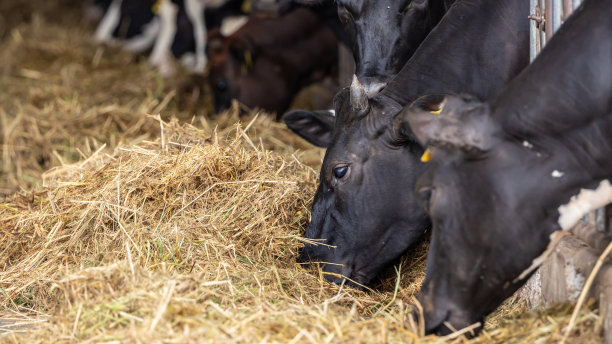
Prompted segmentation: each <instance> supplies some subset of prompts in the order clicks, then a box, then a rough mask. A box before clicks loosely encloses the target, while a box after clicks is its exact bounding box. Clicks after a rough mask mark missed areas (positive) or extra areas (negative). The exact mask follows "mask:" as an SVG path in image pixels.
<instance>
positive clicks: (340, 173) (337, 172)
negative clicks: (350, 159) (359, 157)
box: [333, 165, 349, 179]
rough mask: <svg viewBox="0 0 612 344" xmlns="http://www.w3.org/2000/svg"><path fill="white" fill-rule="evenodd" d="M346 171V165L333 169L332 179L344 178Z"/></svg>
mask: <svg viewBox="0 0 612 344" xmlns="http://www.w3.org/2000/svg"><path fill="white" fill-rule="evenodd" d="M348 170H349V167H348V166H347V165H343V166H338V167H335V168H334V170H333V173H334V178H336V179H342V178H344V176H346V173H347V172H348Z"/></svg>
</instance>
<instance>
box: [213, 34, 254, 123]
mask: <svg viewBox="0 0 612 344" xmlns="http://www.w3.org/2000/svg"><path fill="white" fill-rule="evenodd" d="M206 49H207V55H208V58H209V63H210V73H209V78H208V80H209V84H210V87H211V89H212V92H213V98H214V104H215V110H216V111H217V112H220V111H223V110H227V109H228V108H229V107H230V106H231V103H232V99H238V98H239V97H240V91H241V83H242V81H243V80H244V79H245V78H246V77H247V75H248V73H249V71H250V70H251V69H252V68H253V63H254V62H253V60H254V57H255V49H254V47H253V46H252V44H250V43H249V41H247V40H234V39H232V37H231V36H230V37H224V36H222V35H221V33H220V32H219V30H214V31H212V32H211V34H210V35H209V38H208V45H207V48H206Z"/></svg>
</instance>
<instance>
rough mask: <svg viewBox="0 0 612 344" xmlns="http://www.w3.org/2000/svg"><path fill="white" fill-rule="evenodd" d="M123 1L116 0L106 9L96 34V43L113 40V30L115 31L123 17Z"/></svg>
mask: <svg viewBox="0 0 612 344" xmlns="http://www.w3.org/2000/svg"><path fill="white" fill-rule="evenodd" d="M121 2H122V0H114V1H113V2H112V3H111V5H110V6H109V7H108V10H106V14H105V15H104V18H102V21H101V22H100V24H99V25H98V27H97V28H96V33H95V34H94V41H95V42H96V43H109V42H111V41H112V40H113V31H115V29H116V28H117V26H118V25H119V20H120V19H121Z"/></svg>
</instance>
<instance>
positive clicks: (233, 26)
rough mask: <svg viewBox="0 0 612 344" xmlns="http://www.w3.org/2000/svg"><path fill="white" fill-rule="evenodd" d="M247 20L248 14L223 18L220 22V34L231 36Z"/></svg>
mask: <svg viewBox="0 0 612 344" xmlns="http://www.w3.org/2000/svg"><path fill="white" fill-rule="evenodd" d="M248 21H249V17H248V16H232V17H228V18H226V19H224V20H223V22H222V23H221V28H220V29H219V31H221V34H222V35H223V36H226V37H227V36H231V35H233V34H234V33H235V32H236V31H238V30H240V28H241V27H243V26H244V24H246V23H247V22H248Z"/></svg>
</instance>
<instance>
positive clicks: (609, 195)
mask: <svg viewBox="0 0 612 344" xmlns="http://www.w3.org/2000/svg"><path fill="white" fill-rule="evenodd" d="M608 203H612V185H610V181H608V180H602V181H601V183H599V186H598V187H597V188H596V189H595V190H587V189H582V190H580V192H579V193H578V194H577V195H575V196H573V197H572V198H571V199H570V201H569V202H568V203H567V204H564V205H562V206H560V207H559V209H558V210H559V225H560V226H561V228H562V229H563V230H567V229H570V228H571V227H572V226H573V225H575V224H576V223H577V222H578V221H579V220H580V218H581V217H582V216H584V215H586V214H587V213H588V212H590V211H592V210H595V209H597V208H601V207H603V206H604V205H606V204H608Z"/></svg>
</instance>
